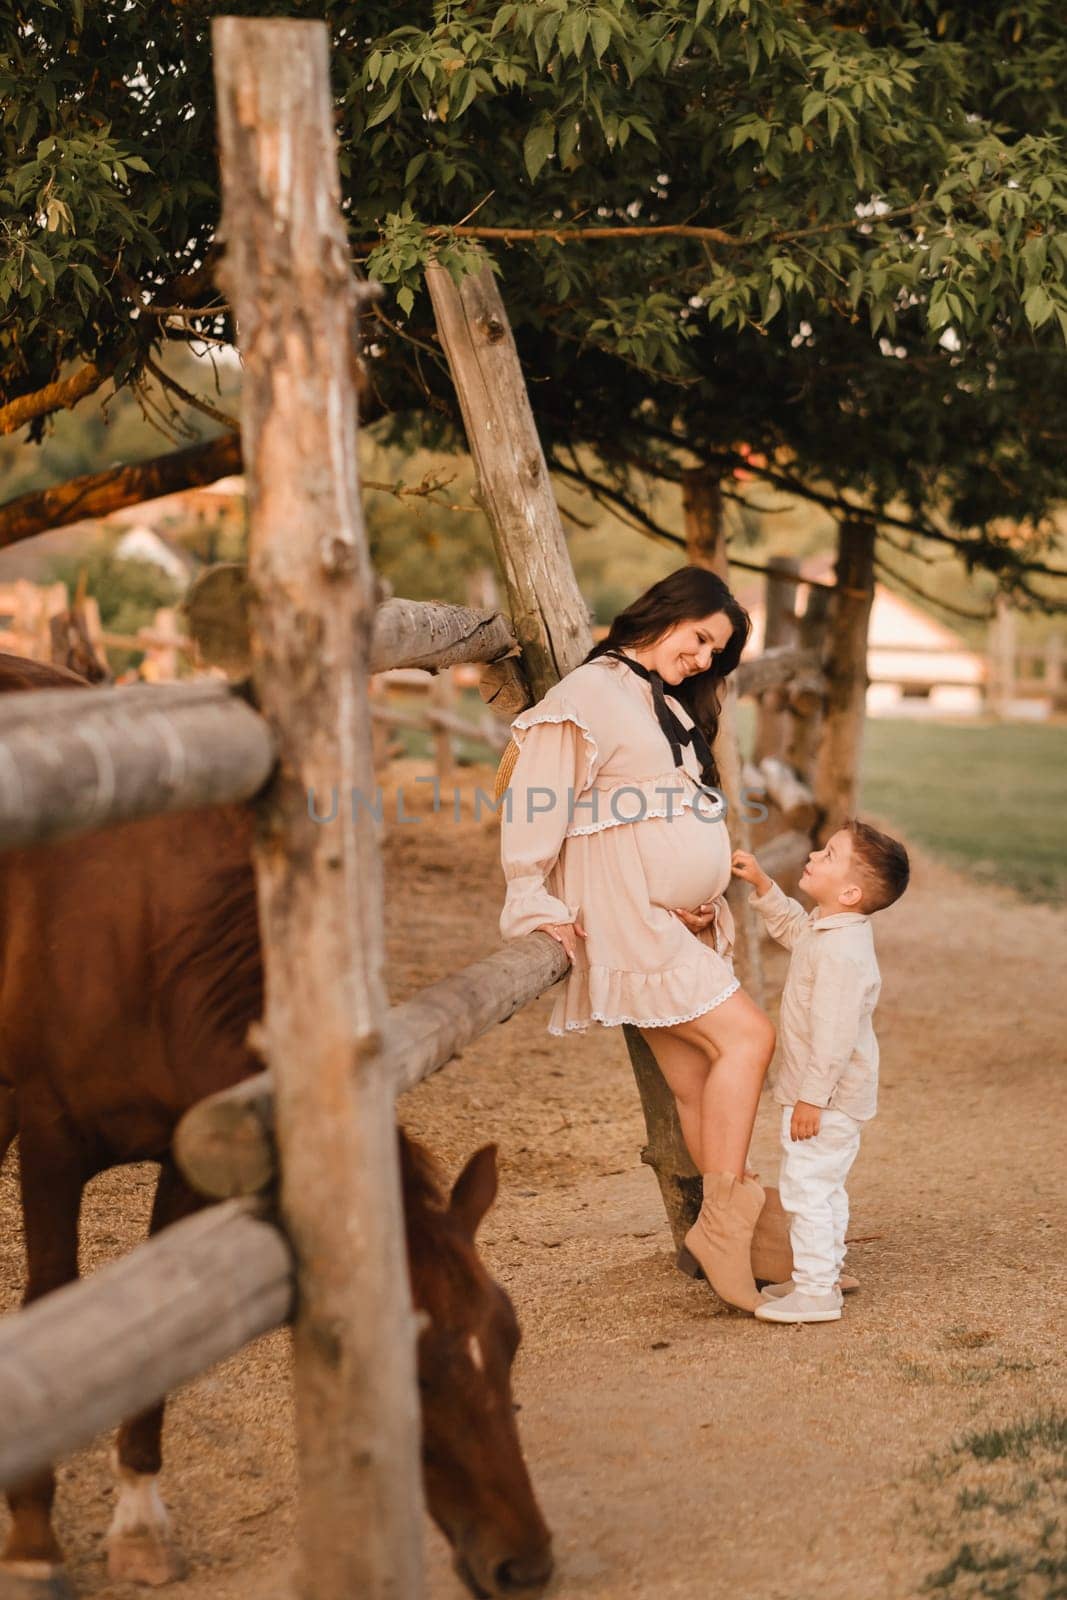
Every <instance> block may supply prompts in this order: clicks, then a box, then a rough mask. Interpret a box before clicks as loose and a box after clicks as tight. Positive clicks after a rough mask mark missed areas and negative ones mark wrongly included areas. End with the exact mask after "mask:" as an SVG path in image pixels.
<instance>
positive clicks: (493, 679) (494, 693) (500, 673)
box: [478, 656, 534, 721]
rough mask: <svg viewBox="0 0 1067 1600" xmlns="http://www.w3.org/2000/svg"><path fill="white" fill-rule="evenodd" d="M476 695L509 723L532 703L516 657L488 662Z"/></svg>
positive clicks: (531, 694)
mask: <svg viewBox="0 0 1067 1600" xmlns="http://www.w3.org/2000/svg"><path fill="white" fill-rule="evenodd" d="M478 693H479V694H480V695H481V697H482V699H483V700H484V701H485V703H486V705H487V706H492V708H493V710H494V711H495V712H496V714H497V716H500V717H507V718H508V720H509V721H510V720H511V718H512V717H517V716H518V714H519V712H520V711H525V710H526V708H527V706H532V705H533V703H534V697H533V692H532V690H531V689H530V685H529V684H528V683H527V681H526V674H525V673H524V672H523V670H522V662H521V661H520V659H519V658H518V657H517V656H503V657H501V659H500V660H499V661H491V662H489V664H488V665H487V666H486V667H485V668H484V669H483V671H482V676H481V679H480V680H479V683H478Z"/></svg>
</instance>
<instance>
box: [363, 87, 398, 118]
mask: <svg viewBox="0 0 1067 1600" xmlns="http://www.w3.org/2000/svg"><path fill="white" fill-rule="evenodd" d="M399 104H400V84H399V83H398V84H397V86H396V88H395V89H394V90H393V91H392V93H391V94H388V95H386V97H385V99H384V100H383V101H382V103H381V105H380V106H378V108H377V109H376V110H375V111H374V112H373V113H372V115H371V116H369V117H368V118H367V124H366V126H367V128H368V129H370V128H376V127H377V126H378V124H379V122H385V121H386V119H387V118H389V117H391V116H392V114H393V112H394V111H395V110H396V108H397V106H398V105H399Z"/></svg>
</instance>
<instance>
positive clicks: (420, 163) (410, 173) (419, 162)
mask: <svg viewBox="0 0 1067 1600" xmlns="http://www.w3.org/2000/svg"><path fill="white" fill-rule="evenodd" d="M429 154H430V152H429V151H428V150H420V151H419V153H418V155H417V156H412V158H411V160H410V161H409V162H408V164H407V166H406V167H405V169H404V188H405V189H410V187H411V185H412V184H413V183H414V182H415V179H416V178H417V177H418V175H419V173H420V172H421V171H422V169H423V167H424V166H425V165H426V162H427V160H428V158H429Z"/></svg>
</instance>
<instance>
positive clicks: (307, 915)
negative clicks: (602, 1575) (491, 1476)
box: [212, 17, 422, 1600]
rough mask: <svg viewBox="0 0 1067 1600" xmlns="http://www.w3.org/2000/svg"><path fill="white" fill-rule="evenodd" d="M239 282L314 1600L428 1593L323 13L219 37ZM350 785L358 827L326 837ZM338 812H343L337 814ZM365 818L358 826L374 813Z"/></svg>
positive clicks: (257, 666) (342, 820) (272, 952)
mask: <svg viewBox="0 0 1067 1600" xmlns="http://www.w3.org/2000/svg"><path fill="white" fill-rule="evenodd" d="M212 34H213V40H214V47H215V81H216V89H217V100H218V116H219V135H220V148H221V167H222V192H223V222H222V234H223V237H224V239H225V258H224V265H223V270H222V274H221V276H222V281H223V287H224V288H225V290H226V291H227V293H228V297H229V300H230V303H231V304H232V305H233V307H234V311H235V314H236V319H237V326H238V330H239V337H240V345H241V350H242V354H243V357H244V362H245V376H244V388H243V396H242V442H243V451H244V460H245V471H246V474H247V480H248V495H249V510H250V541H249V543H250V552H249V554H250V561H249V568H250V578H251V584H252V597H253V598H252V624H253V628H252V646H253V661H252V666H253V679H254V682H255V686H256V690H257V694H258V696H259V702H260V705H261V707H262V710H263V714H264V715H265V717H266V718H267V720H268V722H269V723H270V725H271V727H272V729H273V730H274V732H275V735H276V737H277V742H278V747H279V751H280V755H281V762H280V772H279V777H278V779H277V782H276V783H275V785H274V787H273V790H272V792H271V794H270V796H269V798H268V801H267V802H266V803H265V805H264V808H263V811H262V813H261V817H260V826H259V830H258V839H257V844H256V870H257V879H258V888H259V906H260V927H261V931H262V937H263V957H264V969H265V979H266V995H267V1003H266V1009H265V1014H264V1041H265V1048H266V1053H267V1055H268V1058H269V1061H270V1065H271V1067H272V1070H273V1076H274V1086H275V1094H276V1101H277V1116H278V1143H279V1154H280V1161H281V1190H280V1205H281V1211H282V1216H283V1220H284V1224H285V1228H286V1232H287V1233H288V1236H289V1238H290V1241H291V1243H292V1246H293V1250H294V1254H295V1257H296V1262H297V1273H298V1297H297V1298H298V1311H297V1317H296V1322H295V1328H294V1351H295V1363H296V1401H297V1444H298V1449H299V1455H300V1480H301V1487H300V1495H301V1506H300V1534H299V1538H300V1546H301V1567H302V1571H301V1578H300V1590H301V1594H302V1596H303V1597H304V1600H351V1597H352V1596H355V1595H358V1596H360V1597H361V1600H387V1597H388V1600H417V1597H418V1596H419V1595H420V1594H421V1592H422V1570H421V1567H422V1564H421V1535H422V1527H421V1524H422V1496H421V1484H420V1477H419V1415H418V1404H417V1392H416V1385H415V1328H414V1316H413V1313H412V1309H411V1303H410V1291H409V1287H408V1275H407V1262H406V1252H405V1249H404V1235H403V1218H402V1206H401V1193H400V1182H399V1170H398V1155H397V1139H396V1127H395V1111H394V1098H393V1093H392V1087H391V1084H390V1083H389V1082H388V1081H387V1077H386V1072H385V1070H384V1066H383V1062H382V1059H381V1041H382V1027H383V1022H384V1017H385V1010H386V995H385V987H384V982H383V972H382V967H383V959H382V941H381V924H382V873H381V862H380V859H379V855H378V851H377V848H376V843H375V837H374V826H373V818H372V816H371V815H369V814H368V810H367V808H366V807H365V806H359V807H350V806H349V803H348V797H349V793H350V790H351V789H356V790H357V791H358V790H362V791H363V792H364V793H365V794H368V793H370V794H373V785H374V778H373V769H372V760H371V728H370V708H369V703H368V697H367V674H368V663H369V657H370V643H371V632H372V626H373V616H374V609H375V599H376V595H375V582H374V575H373V571H372V568H371V565H370V559H369V556H368V552H367V544H366V538H365V534H364V527H363V519H362V512H361V508H360V500H359V481H358V473H357V467H356V432H357V430H356V403H355V393H354V389H353V380H352V373H351V365H350V359H349V352H350V349H351V337H350V336H351V330H352V324H353V318H354V316H355V314H356V310H357V303H358V302H359V297H358V295H357V293H356V289H355V285H354V283H353V280H352V276H351V271H350V267H349V251H348V242H347V239H346V235H345V229H344V225H343V222H342V219H341V216H340V212H339V207H338V202H339V194H340V185H339V178H338V170H337V158H336V147H335V138H334V103H333V97H332V94H331V91H330V82H329V63H328V44H327V30H326V28H325V26H324V25H323V24H322V23H320V22H312V21H295V20H290V19H285V20H270V21H262V20H258V19H257V20H246V19H241V18H237V17H220V18H218V19H216V21H215V22H214V24H213V28H212ZM334 785H336V786H337V788H338V790H339V806H338V815H337V818H336V820H335V821H333V822H332V823H330V824H328V825H325V824H316V822H315V821H313V820H312V818H311V816H310V814H309V805H308V790H309V789H310V788H311V787H314V788H315V790H316V793H317V795H318V796H319V797H320V804H323V803H324V802H325V801H326V800H327V799H328V797H329V794H330V791H331V789H332V788H333V786H334ZM324 809H325V810H326V812H327V814H328V806H324ZM353 810H355V812H356V815H355V817H353V815H352V812H353Z"/></svg>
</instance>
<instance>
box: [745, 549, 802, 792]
mask: <svg viewBox="0 0 1067 1600" xmlns="http://www.w3.org/2000/svg"><path fill="white" fill-rule="evenodd" d="M767 569H768V570H767V586H766V591H765V592H766V609H765V617H764V629H763V648H764V651H768V650H772V649H777V650H781V649H783V648H788V647H789V646H795V645H796V642H797V612H796V601H797V586H796V579H797V576H798V574H799V572H800V562H799V560H798V559H797V558H796V557H795V556H772V557H771V558H770V560H769V562H768V563H767ZM788 737H789V719H788V717H787V716H786V715H785V702H784V701H783V700H781V699H780V698H779V697H778V696H774V695H770V694H765V695H763V696H761V698H760V703H759V710H758V712H757V715H756V732H755V738H754V740H753V744H752V753H753V759H754V760H755V761H757V762H759V761H762V760H763V757H764V756H774V757H779V756H780V755H781V754H782V751H783V750H784V749H785V745H786V742H787V740H788Z"/></svg>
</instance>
